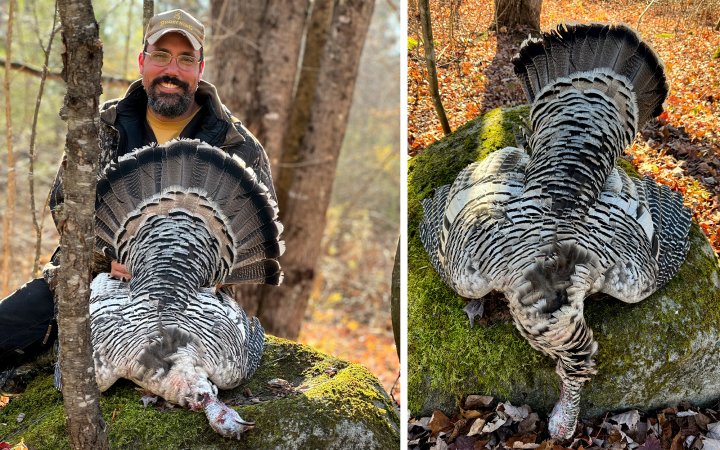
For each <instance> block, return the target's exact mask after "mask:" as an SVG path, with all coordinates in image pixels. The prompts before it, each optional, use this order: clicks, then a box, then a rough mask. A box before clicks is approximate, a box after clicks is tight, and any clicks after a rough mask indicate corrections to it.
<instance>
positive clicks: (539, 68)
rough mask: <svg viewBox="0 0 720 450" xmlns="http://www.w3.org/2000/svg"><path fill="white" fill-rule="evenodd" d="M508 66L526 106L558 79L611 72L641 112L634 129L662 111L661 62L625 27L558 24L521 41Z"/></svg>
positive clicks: (665, 83)
mask: <svg viewBox="0 0 720 450" xmlns="http://www.w3.org/2000/svg"><path fill="white" fill-rule="evenodd" d="M513 64H514V66H515V73H516V74H517V75H518V76H519V77H520V79H521V80H522V81H523V84H524V88H525V92H526V95H527V97H528V100H529V101H530V102H533V101H534V100H535V98H536V97H537V95H538V94H539V92H540V91H541V90H542V89H543V88H545V87H546V86H548V85H550V84H552V83H553V82H554V81H555V80H557V79H559V78H563V77H568V76H570V75H572V74H573V73H576V72H588V71H593V70H596V69H602V68H606V69H610V70H611V71H613V72H614V73H616V74H618V75H621V76H624V77H626V78H627V79H628V80H629V81H630V84H631V85H632V89H633V92H634V93H635V95H636V97H637V103H638V107H639V109H640V120H639V126H642V125H643V124H644V123H645V122H647V121H648V120H650V119H651V118H652V117H655V116H657V115H659V114H660V113H661V112H662V102H663V101H664V100H665V97H666V96H667V92H668V88H667V82H666V79H665V73H664V70H663V66H662V63H661V62H660V59H659V58H658V56H657V55H656V54H655V52H654V51H653V50H652V49H651V48H650V47H649V46H648V45H647V44H646V43H645V42H643V41H642V40H641V39H640V38H639V37H638V35H637V33H635V31H633V30H632V29H630V28H629V27H627V26H625V25H606V24H588V25H584V24H574V25H559V26H558V27H557V29H556V30H554V31H552V32H549V33H544V34H543V36H542V37H541V38H530V39H527V40H526V41H525V42H523V44H522V46H521V48H520V51H519V53H518V55H516V56H515V58H514V59H513Z"/></svg>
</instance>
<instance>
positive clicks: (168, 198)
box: [90, 140, 284, 438]
mask: <svg viewBox="0 0 720 450" xmlns="http://www.w3.org/2000/svg"><path fill="white" fill-rule="evenodd" d="M97 199H98V200H97V205H96V219H95V230H96V249H97V250H99V251H102V252H103V253H104V254H105V255H106V256H108V257H111V258H113V259H116V260H118V261H120V262H121V263H122V264H125V265H126V266H127V267H128V269H129V271H130V273H132V274H133V277H132V279H131V280H130V281H129V282H124V281H121V280H116V279H113V278H110V276H109V274H100V275H98V276H97V277H96V278H95V279H94V280H93V282H92V285H91V298H90V329H91V339H92V345H93V359H94V361H95V374H96V379H97V384H98V386H99V388H100V390H101V391H104V390H106V389H108V388H109V387H110V386H111V385H112V384H113V383H114V382H115V381H116V380H118V379H119V378H126V379H129V380H131V381H133V382H135V383H136V384H138V385H140V386H142V387H143V388H145V389H147V390H149V391H151V392H152V393H154V394H156V395H160V396H162V397H163V398H165V399H166V400H167V401H169V402H172V403H176V404H178V405H181V406H186V407H189V408H190V409H193V410H203V411H204V412H205V414H206V416H207V418H208V420H209V422H210V426H211V427H212V428H213V429H214V430H215V431H217V432H218V433H220V434H221V435H223V436H225V437H234V438H239V437H240V436H241V434H242V433H243V432H244V431H246V430H247V429H250V428H252V427H253V426H254V423H252V422H249V421H245V420H243V419H242V418H241V417H240V415H239V414H238V413H237V412H236V411H235V410H233V409H231V408H230V407H228V406H227V405H225V404H224V403H222V402H221V401H220V400H219V399H218V398H217V392H218V388H220V389H230V388H233V387H235V386H237V385H238V384H240V382H241V381H243V380H244V379H246V378H248V377H250V376H251V375H252V374H253V372H254V371H255V369H256V368H257V367H258V364H259V362H260V357H261V356H262V352H263V347H264V342H265V341H264V339H265V337H264V336H265V335H264V331H263V328H262V327H261V325H260V323H259V321H258V320H257V319H256V318H253V319H252V320H249V319H248V317H247V316H246V314H245V312H244V311H243V310H242V308H240V307H239V306H238V305H237V304H236V302H235V301H234V300H233V299H232V298H231V297H230V296H228V295H226V294H224V293H222V292H220V291H217V290H216V289H215V286H216V285H217V284H229V283H266V284H273V285H277V284H279V283H280V282H281V280H282V272H281V270H280V265H279V263H278V261H277V258H278V257H279V256H280V255H281V254H282V253H283V250H284V243H283V242H282V240H281V239H280V233H281V231H282V226H281V224H280V223H279V222H278V220H277V206H276V203H275V201H274V199H273V198H272V196H271V195H270V194H269V192H268V188H267V187H266V186H265V185H263V184H262V183H261V182H260V181H259V180H258V179H257V177H256V175H255V173H254V172H253V170H252V169H250V168H248V167H247V166H246V164H245V163H244V162H243V160H242V159H240V158H239V157H237V156H231V155H228V154H227V153H226V152H224V151H222V150H220V149H217V148H215V147H211V146H209V145H207V144H205V143H202V142H200V141H192V140H179V141H172V142H170V143H168V144H166V145H163V146H151V147H145V148H142V149H140V150H136V151H135V152H132V153H130V154H128V155H126V156H123V157H121V158H120V159H119V160H118V161H117V162H115V163H111V164H110V165H108V167H107V168H106V169H105V171H104V174H103V176H102V177H101V178H100V180H99V181H98V185H97Z"/></svg>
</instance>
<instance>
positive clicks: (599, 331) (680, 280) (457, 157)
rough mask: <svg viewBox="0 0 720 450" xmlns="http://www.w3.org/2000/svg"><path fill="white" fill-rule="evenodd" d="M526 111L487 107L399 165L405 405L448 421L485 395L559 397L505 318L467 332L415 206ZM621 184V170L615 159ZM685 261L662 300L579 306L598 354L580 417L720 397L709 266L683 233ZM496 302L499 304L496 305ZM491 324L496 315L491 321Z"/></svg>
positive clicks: (502, 138) (543, 366) (509, 134)
mask: <svg viewBox="0 0 720 450" xmlns="http://www.w3.org/2000/svg"><path fill="white" fill-rule="evenodd" d="M527 114H528V108H527V107H518V108H513V109H506V110H502V109H496V110H493V111H490V112H489V113H487V114H486V115H485V116H483V117H481V118H478V119H476V120H473V121H471V122H469V123H467V124H466V125H465V126H463V127H462V128H459V129H458V130H457V131H455V132H454V133H453V134H451V135H448V136H447V137H445V138H444V139H443V140H441V141H439V142H437V143H435V144H433V145H432V146H430V147H428V148H427V149H426V150H425V151H424V152H422V153H421V154H419V155H418V156H416V157H415V158H413V159H412V160H411V161H410V164H409V175H408V216H409V217H408V239H409V243H408V271H409V279H408V407H409V409H410V412H411V414H414V415H428V414H429V413H430V412H431V411H432V410H433V409H440V410H443V411H444V412H445V413H451V412H453V411H456V410H457V405H458V401H460V400H462V399H463V398H464V396H466V395H468V394H489V395H493V396H495V397H497V398H501V399H503V400H506V401H510V402H511V403H513V404H523V403H527V404H529V405H530V406H532V407H533V408H534V409H535V410H537V411H540V412H542V413H547V412H548V411H549V410H550V409H551V408H552V405H553V404H554V403H555V401H556V400H557V398H558V396H559V384H560V383H559V378H558V377H557V375H556V374H555V365H554V363H553V361H552V360H551V359H550V358H549V357H546V356H544V355H542V354H541V353H539V352H537V351H535V350H533V349H532V348H531V347H530V345H529V344H528V343H527V342H526V341H525V339H524V338H523V337H521V336H520V334H519V333H518V331H517V330H516V329H515V327H514V326H513V324H512V322H511V320H510V319H509V314H506V317H505V319H501V320H490V322H489V324H487V325H483V326H477V325H476V326H475V327H474V328H472V329H471V328H470V326H469V322H468V318H467V316H466V315H465V313H464V312H463V310H462V308H463V306H464V305H465V301H466V300H465V299H463V298H461V297H459V296H458V295H456V294H455V293H454V292H452V291H451V290H450V289H449V288H448V287H447V286H446V285H445V284H444V283H443V282H442V280H441V279H440V278H439V277H438V275H437V274H436V273H435V271H434V270H433V268H432V266H431V265H430V261H429V259H428V257H427V254H426V252H425V250H424V249H423V246H422V243H421V242H420V237H419V231H418V224H419V221H420V219H421V217H422V206H421V205H420V200H422V199H424V198H426V197H428V196H430V195H431V194H432V192H433V190H434V189H435V188H436V187H438V186H441V185H443V184H448V183H451V182H452V181H453V180H454V178H455V176H456V174H457V173H458V172H459V171H460V170H461V169H462V168H464V167H465V166H466V165H467V164H469V163H471V162H472V161H476V160H480V159H482V158H484V157H485V156H487V154H489V153H490V152H492V151H494V150H497V149H499V148H502V147H505V146H507V145H514V136H515V133H516V132H517V130H518V129H519V126H520V124H521V123H522V122H523V121H524V120H526V117H527ZM619 162H620V163H621V165H622V166H623V168H625V169H626V170H627V171H628V172H629V173H630V174H631V175H637V173H636V172H635V171H634V169H632V167H631V166H630V165H629V164H628V163H627V161H624V160H619ZM690 240H691V247H690V251H689V254H688V257H687V260H686V262H685V263H684V264H683V266H682V268H681V269H680V271H679V273H678V274H677V275H676V277H675V278H673V280H672V281H671V282H670V283H669V284H668V285H667V286H666V287H665V288H664V289H662V290H661V291H659V292H656V293H655V294H653V295H652V296H651V297H649V298H647V299H645V300H644V301H642V302H640V303H638V304H635V305H629V304H625V303H622V302H620V301H618V300H615V299H612V298H610V297H607V296H594V297H593V298H590V299H587V300H586V308H585V316H586V318H587V321H588V323H589V324H590V326H591V327H592V329H593V330H594V333H595V338H596V339H597V341H598V344H599V352H598V354H597V356H596V362H597V368H598V374H597V375H596V376H595V377H594V378H593V379H592V381H590V382H589V383H587V384H586V386H585V388H584V389H583V394H582V404H581V408H582V409H581V415H582V416H592V415H596V414H599V413H601V412H603V411H608V410H618V409H624V408H641V409H652V408H658V407H663V406H666V405H675V404H677V403H678V402H680V401H682V400H687V401H690V402H692V403H695V404H699V405H702V404H707V403H708V402H711V401H712V400H716V399H717V398H719V397H720V326H719V325H718V324H720V267H719V266H718V261H717V258H716V256H715V254H714V253H713V251H712V248H711V247H710V244H709V242H708V240H707V238H706V237H705V236H704V235H703V234H702V232H701V231H700V229H699V228H698V227H697V226H696V225H693V226H692V228H691V231H690ZM501 304H502V303H501ZM500 316H502V314H501V315H500Z"/></svg>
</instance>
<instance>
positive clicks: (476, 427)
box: [467, 419, 485, 436]
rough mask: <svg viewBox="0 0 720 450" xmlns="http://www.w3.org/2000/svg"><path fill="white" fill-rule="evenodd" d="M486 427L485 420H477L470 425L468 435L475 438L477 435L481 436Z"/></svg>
mask: <svg viewBox="0 0 720 450" xmlns="http://www.w3.org/2000/svg"><path fill="white" fill-rule="evenodd" d="M484 426H485V421H484V420H483V419H475V422H473V423H472V425H470V431H468V434H467V435H468V436H475V435H476V434H480V433H481V432H482V429H483V427H484Z"/></svg>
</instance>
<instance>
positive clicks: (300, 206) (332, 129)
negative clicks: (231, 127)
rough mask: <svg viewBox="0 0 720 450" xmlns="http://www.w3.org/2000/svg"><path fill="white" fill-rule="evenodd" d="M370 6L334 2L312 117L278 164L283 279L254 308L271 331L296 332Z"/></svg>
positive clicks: (289, 334) (356, 1) (287, 334)
mask: <svg viewBox="0 0 720 450" xmlns="http://www.w3.org/2000/svg"><path fill="white" fill-rule="evenodd" d="M373 6H374V2H371V1H363V0H346V1H343V0H336V1H335V2H334V7H333V11H332V21H331V24H330V29H329V31H328V39H327V42H326V44H325V47H324V50H323V56H322V61H321V65H320V73H319V75H318V80H317V86H316V89H315V94H314V100H313V103H312V106H311V110H310V111H311V112H310V121H309V123H308V125H307V128H306V129H305V133H304V136H303V138H302V144H301V146H300V149H299V153H298V155H297V162H295V163H293V164H289V165H287V166H283V167H282V170H281V171H282V172H283V173H282V174H281V175H280V178H281V179H282V178H285V177H288V179H289V180H291V181H290V182H289V183H288V186H289V188H288V189H287V192H286V193H281V197H285V196H286V198H287V199H288V200H287V202H286V205H284V209H283V210H281V219H282V221H283V223H284V225H285V236H284V237H285V242H286V246H287V251H286V252H285V255H283V257H282V258H281V263H282V265H283V267H284V270H285V282H284V283H283V285H282V286H280V287H278V288H273V289H267V288H266V289H262V298H261V300H260V302H259V308H258V312H257V315H258V317H259V318H260V322H261V323H262V324H263V326H264V327H265V329H266V330H268V331H269V332H270V333H272V334H276V335H279V336H283V337H290V338H296V337H297V336H298V334H299V333H300V327H301V325H302V320H303V316H304V313H305V308H306V307H307V304H308V298H309V295H310V288H311V286H312V282H313V279H314V270H315V266H316V263H317V260H318V256H319V254H320V248H321V247H320V243H321V239H322V236H323V231H324V229H325V213H326V211H327V208H328V204H329V202H330V194H331V191H332V184H333V180H334V177H335V169H336V166H337V157H338V154H339V152H340V147H341V145H342V141H343V137H344V136H345V127H346V125H347V120H348V116H349V111H350V106H351V104H352V97H353V90H354V86H355V79H356V76H357V70H358V64H359V62H360V55H361V52H362V47H363V43H364V41H365V36H366V34H367V29H368V25H369V24H370V18H371V16H372V10H373ZM285 171H289V173H288V174H286V173H284V172H285Z"/></svg>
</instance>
